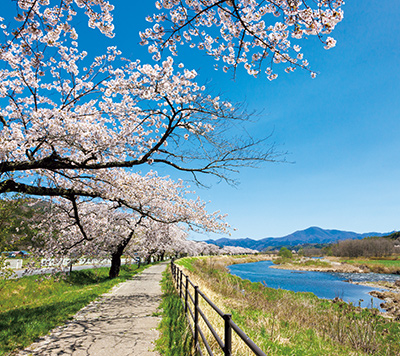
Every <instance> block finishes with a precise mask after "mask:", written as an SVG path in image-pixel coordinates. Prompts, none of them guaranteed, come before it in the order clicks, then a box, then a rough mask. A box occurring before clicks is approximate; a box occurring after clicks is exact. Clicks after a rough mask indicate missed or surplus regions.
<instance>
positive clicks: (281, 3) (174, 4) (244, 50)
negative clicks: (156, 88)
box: [140, 0, 344, 80]
mask: <svg viewBox="0 0 400 356" xmlns="http://www.w3.org/2000/svg"><path fill="white" fill-rule="evenodd" d="M343 4H344V1H342V0H319V1H310V0H303V1H301V0H274V1H271V0H268V1H258V0H190V1H180V0H162V1H156V8H157V9H158V10H159V11H158V12H157V13H155V14H154V15H153V16H149V17H147V21H148V22H150V23H151V24H152V27H149V28H147V29H146V30H145V31H143V32H140V36H141V39H142V41H141V44H142V45H148V48H149V52H150V53H154V54H153V59H155V60H159V59H160V58H161V53H162V51H163V50H165V49H167V50H168V51H169V52H171V53H172V54H173V55H177V53H178V46H179V45H182V44H185V43H186V44H188V45H189V46H190V47H191V48H194V47H197V48H198V49H200V50H204V51H205V52H206V53H207V54H208V55H210V56H213V57H214V58H215V59H216V60H217V61H219V60H221V61H222V62H223V70H224V71H225V72H226V71H228V70H229V69H233V70H234V71H235V70H236V68H237V66H238V65H240V64H243V66H244V68H245V69H246V71H247V72H248V74H250V75H253V76H258V75H259V74H260V73H261V72H262V71H263V64H264V62H266V63H268V64H267V67H268V68H267V70H265V73H266V75H267V77H268V79H270V80H273V79H275V78H276V77H277V75H276V74H274V73H272V71H271V68H272V66H273V65H274V64H278V63H286V64H287V68H289V69H287V72H290V71H293V70H294V69H295V68H296V67H300V68H303V69H306V70H309V71H310V72H311V73H312V75H313V76H314V75H315V72H313V71H311V70H310V69H309V66H308V62H304V61H299V60H301V58H299V57H298V55H297V52H298V48H299V45H298V44H297V43H296V42H297V41H299V40H301V39H303V38H308V37H309V36H318V38H319V39H320V40H321V41H322V42H323V43H324V44H325V46H324V48H325V49H329V48H332V47H334V46H335V44H336V41H335V40H334V39H333V38H332V37H326V38H325V36H326V35H328V34H330V33H331V32H332V31H333V30H334V29H335V27H336V25H337V24H338V23H339V22H341V21H342V19H343V11H342V9H341V6H342V5H343ZM301 55H302V54H301Z"/></svg>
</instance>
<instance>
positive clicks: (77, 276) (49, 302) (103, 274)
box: [0, 266, 144, 356]
mask: <svg viewBox="0 0 400 356" xmlns="http://www.w3.org/2000/svg"><path fill="white" fill-rule="evenodd" d="M143 269H144V268H143V267H141V268H139V269H138V268H137V267H136V266H122V267H121V273H120V277H118V278H115V279H109V278H108V268H98V269H87V270H82V271H73V272H72V274H71V275H70V276H58V277H57V276H28V277H23V278H20V279H13V280H8V281H5V282H4V283H2V285H1V287H2V288H1V290H0V355H1V356H4V355H10V354H11V352H12V351H13V350H16V349H18V348H23V347H26V346H28V345H29V344H31V343H32V342H33V341H35V339H37V338H38V337H40V336H42V335H45V334H47V333H48V332H49V331H50V330H51V329H53V328H54V327H56V326H57V325H61V324H63V323H64V322H65V321H67V320H68V319H71V318H72V316H73V315H74V314H75V313H76V312H77V311H78V310H80V309H81V308H83V307H84V306H85V305H87V304H89V303H90V302H91V301H93V300H94V299H96V298H97V297H99V296H100V295H101V294H103V293H105V292H107V291H108V290H109V289H111V288H112V287H113V286H115V285H116V284H118V283H120V282H122V281H125V280H127V279H129V278H131V277H132V276H133V275H135V274H137V273H139V272H141V271H142V270H143Z"/></svg>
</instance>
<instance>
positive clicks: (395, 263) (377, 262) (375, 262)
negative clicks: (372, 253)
mask: <svg viewBox="0 0 400 356" xmlns="http://www.w3.org/2000/svg"><path fill="white" fill-rule="evenodd" d="M344 262H346V263H358V264H367V265H368V264H372V265H383V266H385V267H399V268H400V259H399V260H373V259H371V260H345V261H344Z"/></svg>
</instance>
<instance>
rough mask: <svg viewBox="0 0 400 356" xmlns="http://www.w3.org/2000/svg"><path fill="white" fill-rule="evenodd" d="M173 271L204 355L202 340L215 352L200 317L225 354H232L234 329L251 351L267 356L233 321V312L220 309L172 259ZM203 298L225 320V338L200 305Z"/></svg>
mask: <svg viewBox="0 0 400 356" xmlns="http://www.w3.org/2000/svg"><path fill="white" fill-rule="evenodd" d="M171 271H172V276H173V279H174V281H175V285H176V288H177V291H178V293H179V296H180V298H181V300H182V304H183V306H184V308H185V313H186V317H187V319H188V321H189V326H190V328H191V330H192V334H193V338H194V345H195V348H196V351H197V352H198V353H199V354H200V355H201V356H203V351H202V348H201V344H200V341H202V344H203V345H204V348H205V349H206V350H207V352H208V355H210V356H213V355H214V354H213V352H212V350H211V347H210V345H209V343H208V342H207V339H206V337H205V335H204V332H203V330H202V329H201V328H200V324H199V322H200V317H201V318H202V320H203V321H204V323H205V324H206V325H207V327H208V329H209V331H210V332H211V334H212V336H213V337H214V339H215V340H216V342H217V343H218V345H219V347H220V349H221V350H222V351H223V353H224V355H225V356H231V355H232V331H234V332H236V334H237V335H238V336H239V337H240V338H241V339H242V340H243V341H244V342H245V344H246V345H247V346H248V347H249V348H250V350H251V351H253V352H254V354H255V355H257V356H266V354H265V353H264V352H263V351H262V350H261V349H260V348H259V347H258V346H257V345H256V344H255V343H254V342H253V341H252V340H251V339H250V338H249V337H248V336H247V335H246V334H245V333H244V332H243V331H242V330H241V329H240V328H239V327H238V326H237V325H236V324H235V323H234V322H233V320H232V315H231V314H225V313H223V312H222V311H221V309H219V308H218V307H217V306H216V305H215V304H214V303H213V302H212V301H211V300H210V299H209V298H208V297H207V296H206V295H205V294H204V293H203V292H202V291H201V290H200V289H199V287H198V286H195V285H194V284H193V283H192V281H191V280H190V279H189V277H188V276H187V275H185V274H184V273H183V272H182V270H181V269H179V267H178V266H177V265H176V264H175V263H174V261H171ZM190 287H192V292H193V291H194V293H193V294H194V295H192V293H190ZM200 298H203V300H204V301H205V302H206V303H208V304H209V305H210V306H211V307H212V308H213V309H214V310H215V312H216V313H217V314H218V315H219V316H220V317H221V318H222V319H223V320H224V336H223V339H222V338H221V337H220V336H219V335H218V333H217V332H216V331H215V329H214V328H213V326H212V325H211V323H210V322H209V320H208V319H207V318H206V316H205V315H204V313H203V311H202V310H201V309H200V307H199V300H200Z"/></svg>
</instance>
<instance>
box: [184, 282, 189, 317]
mask: <svg viewBox="0 0 400 356" xmlns="http://www.w3.org/2000/svg"><path fill="white" fill-rule="evenodd" d="M185 290H186V293H185V313H187V312H188V293H189V277H188V276H186V286H185Z"/></svg>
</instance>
